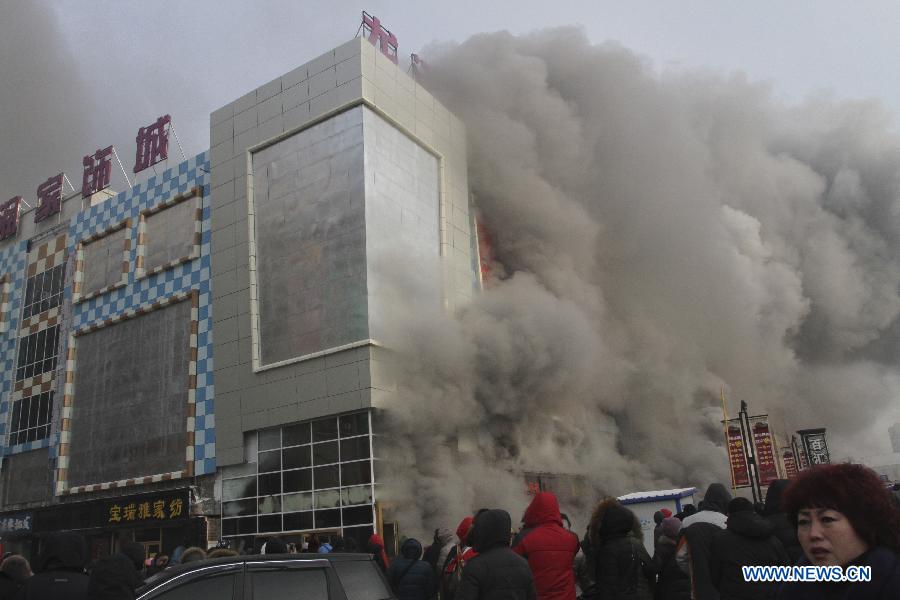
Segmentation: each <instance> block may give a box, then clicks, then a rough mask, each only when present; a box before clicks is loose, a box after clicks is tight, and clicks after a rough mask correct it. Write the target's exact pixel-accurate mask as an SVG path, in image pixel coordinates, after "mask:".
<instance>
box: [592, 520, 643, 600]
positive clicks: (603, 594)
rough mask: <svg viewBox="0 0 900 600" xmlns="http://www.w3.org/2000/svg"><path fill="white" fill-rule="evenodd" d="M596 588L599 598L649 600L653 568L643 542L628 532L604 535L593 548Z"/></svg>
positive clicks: (607, 599) (608, 599)
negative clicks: (609, 536)
mask: <svg viewBox="0 0 900 600" xmlns="http://www.w3.org/2000/svg"><path fill="white" fill-rule="evenodd" d="M596 569H597V591H598V592H599V598H600V599H602V600H651V599H652V598H653V591H652V588H651V583H650V582H651V581H653V580H655V576H656V568H655V566H654V564H653V560H652V559H651V558H650V555H649V554H647V550H646V549H645V548H644V543H643V542H642V541H640V540H639V539H637V538H636V537H634V536H633V535H631V534H625V535H620V536H617V537H611V538H606V539H604V540H603V541H602V542H601V544H600V547H599V548H597V567H596Z"/></svg>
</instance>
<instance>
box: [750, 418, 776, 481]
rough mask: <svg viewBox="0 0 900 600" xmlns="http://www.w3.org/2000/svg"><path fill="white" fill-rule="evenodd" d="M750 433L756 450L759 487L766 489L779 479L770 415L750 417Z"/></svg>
mask: <svg viewBox="0 0 900 600" xmlns="http://www.w3.org/2000/svg"><path fill="white" fill-rule="evenodd" d="M750 432H751V435H752V437H753V447H754V448H755V449H756V470H757V472H758V473H759V485H761V486H763V487H765V486H767V485H769V484H770V483H772V482H773V481H775V480H776V479H778V462H777V459H776V458H775V445H774V444H773V443H772V432H771V431H770V430H769V415H759V416H756V417H750Z"/></svg>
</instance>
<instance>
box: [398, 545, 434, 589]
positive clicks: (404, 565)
mask: <svg viewBox="0 0 900 600" xmlns="http://www.w3.org/2000/svg"><path fill="white" fill-rule="evenodd" d="M420 556H422V544H421V543H419V540H416V539H413V538H409V539H407V540H406V541H405V542H403V545H402V546H400V558H395V559H394V560H393V562H391V567H390V568H389V569H388V572H387V580H388V583H390V584H391V589H392V590H394V594H395V595H396V596H397V600H429V599H430V598H433V597H434V593H435V585H434V577H435V576H434V569H432V568H431V565H429V564H428V563H427V562H425V561H424V560H419V557H420Z"/></svg>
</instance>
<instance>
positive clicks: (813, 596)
mask: <svg viewBox="0 0 900 600" xmlns="http://www.w3.org/2000/svg"><path fill="white" fill-rule="evenodd" d="M800 564H802V565H808V564H809V561H807V560H806V558H805V557H803V558H801V560H800ZM853 564H854V565H868V566H870V567H872V581H869V582H859V583H809V582H804V583H785V584H784V585H782V586H781V589H779V590H778V596H777V598H778V600H896V599H897V598H900V556H898V555H897V553H896V552H894V551H893V550H889V549H888V548H883V547H877V548H873V549H872V550H870V551H869V552H867V553H866V554H863V555H862V556H861V557H859V558H858V559H857V560H855V561H853Z"/></svg>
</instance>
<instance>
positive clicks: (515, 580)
mask: <svg viewBox="0 0 900 600" xmlns="http://www.w3.org/2000/svg"><path fill="white" fill-rule="evenodd" d="M511 534H512V519H510V517H509V513H508V512H506V511H505V510H500V509H492V510H485V511H482V512H480V513H479V514H478V515H477V516H476V517H475V522H474V524H473V526H472V531H471V532H470V534H469V541H470V542H471V543H472V545H473V546H474V548H475V551H476V552H477V553H478V556H476V557H475V558H473V559H471V560H470V561H469V562H468V563H467V564H466V566H465V568H463V571H462V581H460V584H459V588H458V589H457V591H456V600H537V591H536V589H535V587H534V579H533V578H532V575H531V569H529V568H528V561H526V560H525V559H524V558H522V557H521V556H519V555H518V554H516V553H515V552H513V551H512V550H511V549H510V547H509V543H510V537H511Z"/></svg>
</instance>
